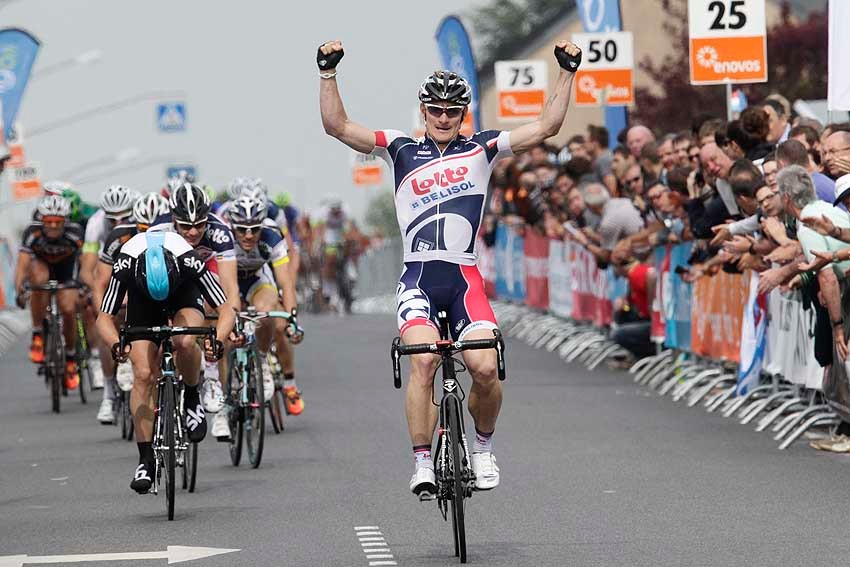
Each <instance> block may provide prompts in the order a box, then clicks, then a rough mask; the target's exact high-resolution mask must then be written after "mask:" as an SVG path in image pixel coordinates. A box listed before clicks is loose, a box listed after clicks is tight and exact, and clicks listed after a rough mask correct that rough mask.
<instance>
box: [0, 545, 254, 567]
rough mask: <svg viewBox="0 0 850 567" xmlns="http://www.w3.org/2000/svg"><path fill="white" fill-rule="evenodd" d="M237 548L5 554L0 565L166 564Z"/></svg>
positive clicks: (173, 546) (173, 548) (191, 559)
mask: <svg viewBox="0 0 850 567" xmlns="http://www.w3.org/2000/svg"><path fill="white" fill-rule="evenodd" d="M235 551H240V550H239V549H220V548H216V547H187V546H183V545H169V546H168V548H167V549H166V551H140V552H137V553H91V554H79V555H7V556H5V557H0V567H23V565H24V564H29V565H44V564H47V563H83V562H87V561H130V560H133V559H135V560H138V559H168V564H169V565H171V564H172V563H183V562H185V561H193V560H195V559H203V558H204V557H212V556H213V555H223V554H225V553H233V552H235Z"/></svg>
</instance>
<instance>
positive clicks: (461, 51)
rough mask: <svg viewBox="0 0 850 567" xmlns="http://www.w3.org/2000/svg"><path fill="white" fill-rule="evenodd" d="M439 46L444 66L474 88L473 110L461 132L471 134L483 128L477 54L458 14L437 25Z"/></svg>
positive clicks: (447, 17) (466, 118)
mask: <svg viewBox="0 0 850 567" xmlns="http://www.w3.org/2000/svg"><path fill="white" fill-rule="evenodd" d="M436 39H437V48H438V49H439V51H440V59H441V61H442V62H443V67H444V68H445V69H448V70H450V71H453V72H455V73H457V74H458V75H460V76H461V77H463V78H465V79H466V80H467V81H469V86H470V87H471V88H472V104H470V107H471V108H470V110H471V112H467V113H466V117H465V118H464V121H463V126H461V133H462V134H463V135H465V136H469V135H471V134H473V133H475V132H479V131H481V130H482V127H481V109H480V106H479V104H478V102H479V100H480V98H479V90H478V67H476V66H475V56H474V55H473V54H472V45H471V44H470V43H469V34H468V33H466V28H465V27H463V23H462V22H461V21H460V18H458V17H457V16H446V17H445V18H444V19H443V21H442V22H440V25H439V26H437V35H436Z"/></svg>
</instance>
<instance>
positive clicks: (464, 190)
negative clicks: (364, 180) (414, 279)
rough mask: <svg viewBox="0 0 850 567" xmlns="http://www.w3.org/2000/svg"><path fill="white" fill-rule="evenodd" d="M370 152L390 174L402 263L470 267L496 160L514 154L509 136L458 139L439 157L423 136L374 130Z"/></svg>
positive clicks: (494, 133) (479, 135)
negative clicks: (401, 239)
mask: <svg viewBox="0 0 850 567" xmlns="http://www.w3.org/2000/svg"><path fill="white" fill-rule="evenodd" d="M372 154H373V155H377V156H379V157H381V158H382V159H383V160H384V161H386V162H387V164H388V165H389V166H390V171H391V172H392V176H393V179H394V183H395V204H396V215H397V216H398V225H399V228H400V229H401V234H402V238H403V242H404V261H405V262H422V261H429V260H444V261H447V262H452V263H455V264H463V265H468V266H471V265H474V264H475V260H476V250H475V235H476V234H477V233H478V227H479V226H480V225H481V217H482V216H483V214H484V201H485V197H486V196H487V185H488V183H489V181H490V174H491V172H492V171H493V167H494V165H495V164H496V161H497V160H499V159H501V158H504V157H508V156H511V155H513V152H512V151H511V145H510V132H507V131H505V132H501V131H498V130H487V131H484V132H479V133H477V134H475V135H473V136H472V137H471V138H466V137H464V136H458V138H457V139H455V140H454V141H453V142H451V143H450V144H449V145H448V146H447V147H446V149H445V151H444V152H442V153H440V149H439V148H438V147H437V144H436V143H435V142H434V141H433V140H431V139H430V138H428V137H427V136H426V137H424V138H419V139H414V138H410V137H409V136H407V135H406V134H404V133H403V132H399V131H397V130H378V131H377V132H375V149H374V150H373V151H372Z"/></svg>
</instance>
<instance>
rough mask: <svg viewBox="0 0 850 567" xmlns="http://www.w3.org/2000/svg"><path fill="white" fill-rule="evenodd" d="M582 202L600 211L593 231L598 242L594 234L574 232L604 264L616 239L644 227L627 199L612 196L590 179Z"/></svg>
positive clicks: (582, 243) (600, 262) (579, 240)
mask: <svg viewBox="0 0 850 567" xmlns="http://www.w3.org/2000/svg"><path fill="white" fill-rule="evenodd" d="M584 202H585V205H586V206H587V208H588V209H590V210H591V211H592V212H593V213H595V214H597V215H599V217H600V221H599V228H598V229H597V231H596V236H597V237H598V243H597V242H594V238H593V235H591V237H588V236H587V235H586V234H584V233H577V234H576V235H575V238H576V241H577V242H578V243H579V244H581V245H582V246H584V247H585V248H587V249H588V250H589V251H590V252H591V253H592V254H593V255H594V256H595V257H596V261H597V263H598V264H600V265H601V266H605V265H607V264H608V262H609V261H610V259H611V251H612V250H613V249H614V247H615V246H616V245H617V243H618V242H619V241H620V240H622V239H623V238H626V237H628V236H631V235H632V234H635V233H636V232H638V231H639V230H640V229H641V228H643V219H642V218H641V216H640V213H639V212H638V210H637V209H636V208H635V207H634V205H632V202H631V201H629V200H628V199H612V198H611V196H610V194H609V193H608V190H607V189H606V188H605V186H604V185H602V184H601V183H591V184H589V185H587V187H585V188H584Z"/></svg>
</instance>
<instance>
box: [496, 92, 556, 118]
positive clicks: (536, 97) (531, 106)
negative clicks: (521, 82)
mask: <svg viewBox="0 0 850 567" xmlns="http://www.w3.org/2000/svg"><path fill="white" fill-rule="evenodd" d="M545 100H546V91H544V90H542V89H541V90H535V91H503V92H500V93H499V118H537V116H539V115H540V113H541V112H543V104H544V102H545Z"/></svg>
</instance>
